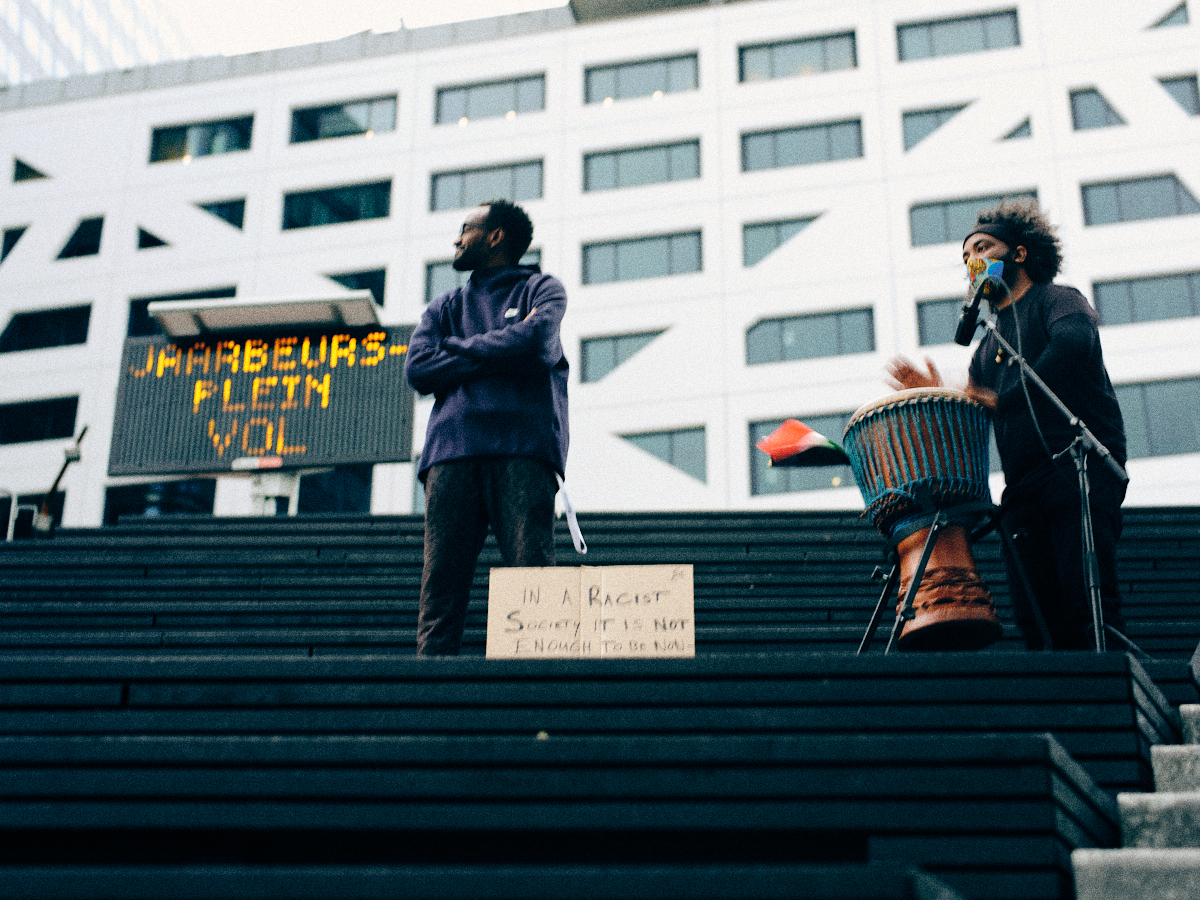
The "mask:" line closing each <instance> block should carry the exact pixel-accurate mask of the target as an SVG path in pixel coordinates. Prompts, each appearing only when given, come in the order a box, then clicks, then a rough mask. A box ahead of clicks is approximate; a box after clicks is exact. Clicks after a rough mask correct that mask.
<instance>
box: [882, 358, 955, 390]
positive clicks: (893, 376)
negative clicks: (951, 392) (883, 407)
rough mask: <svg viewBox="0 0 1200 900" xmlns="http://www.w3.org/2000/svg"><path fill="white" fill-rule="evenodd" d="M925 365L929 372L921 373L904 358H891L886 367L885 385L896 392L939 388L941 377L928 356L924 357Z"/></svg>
mask: <svg viewBox="0 0 1200 900" xmlns="http://www.w3.org/2000/svg"><path fill="white" fill-rule="evenodd" d="M925 365H927V366H928V367H929V371H927V372H922V371H921V370H920V369H918V368H917V367H916V366H915V365H913V363H912V362H911V361H910V360H909V359H907V358H906V357H903V356H893V357H892V358H891V360H890V361H889V362H888V364H887V367H886V368H887V373H888V376H889V377H888V379H887V383H888V384H889V385H891V386H892V388H893V389H894V390H897V391H899V390H903V389H905V388H922V387H941V386H942V375H941V373H940V372H939V371H938V369H937V366H935V365H934V364H933V360H932V359H930V358H929V357H928V356H927V357H925Z"/></svg>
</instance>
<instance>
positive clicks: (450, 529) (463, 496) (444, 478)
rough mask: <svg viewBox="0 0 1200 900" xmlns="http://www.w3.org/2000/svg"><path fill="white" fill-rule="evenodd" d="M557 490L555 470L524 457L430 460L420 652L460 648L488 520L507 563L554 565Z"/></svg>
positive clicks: (454, 651)
mask: <svg viewBox="0 0 1200 900" xmlns="http://www.w3.org/2000/svg"><path fill="white" fill-rule="evenodd" d="M556 493H558V483H557V481H556V480H555V477H554V470H553V469H552V468H550V466H548V465H546V464H545V463H543V462H539V461H537V460H534V459H527V458H525V457H501V456H480V457H471V458H468V459H456V460H451V461H450V462H446V463H439V464H437V465H435V466H431V467H430V469H429V471H428V472H427V473H426V476H425V567H424V570H423V571H422V573H421V611H420V616H419V618H418V620H417V655H419V656H453V655H455V654H457V653H458V650H459V647H460V646H461V645H462V634H463V625H464V623H465V622H466V618H467V604H468V602H469V601H470V599H471V581H472V580H473V579H474V576H475V563H476V562H477V561H478V560H479V551H480V550H482V549H483V542H484V541H485V540H486V539H487V532H488V525H489V523H490V524H491V526H492V533H493V534H495V535H496V542H497V543H498V544H499V545H500V554H501V555H502V556H503V557H504V562H505V563H506V564H507V565H510V566H552V565H554V495H555V494H556Z"/></svg>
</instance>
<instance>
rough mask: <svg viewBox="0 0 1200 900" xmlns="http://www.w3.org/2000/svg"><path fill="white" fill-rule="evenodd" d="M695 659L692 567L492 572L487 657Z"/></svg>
mask: <svg viewBox="0 0 1200 900" xmlns="http://www.w3.org/2000/svg"><path fill="white" fill-rule="evenodd" d="M695 655H696V618H695V600H694V594H693V589H692V567H691V566H690V565H668V566H581V567H579V568H567V567H553V568H523V569H521V568H518V569H501V568H497V569H492V572H491V579H490V582H489V588H488V625H487V656H488V658H489V659H549V658H556V657H557V658H573V659H594V658H610V659H615V658H630V657H692V656H695Z"/></svg>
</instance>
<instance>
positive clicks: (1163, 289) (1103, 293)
mask: <svg viewBox="0 0 1200 900" xmlns="http://www.w3.org/2000/svg"><path fill="white" fill-rule="evenodd" d="M1092 294H1093V296H1094V297H1095V298H1096V310H1097V312H1099V313H1100V324H1101V325H1125V324H1127V323H1129V322H1157V321H1159V320H1162V319H1182V318H1185V317H1188V316H1200V272H1182V273H1180V274H1178V275H1158V276H1155V277H1152V278H1126V279H1123V280H1121V281H1097V282H1096V283H1095V284H1093V285H1092Z"/></svg>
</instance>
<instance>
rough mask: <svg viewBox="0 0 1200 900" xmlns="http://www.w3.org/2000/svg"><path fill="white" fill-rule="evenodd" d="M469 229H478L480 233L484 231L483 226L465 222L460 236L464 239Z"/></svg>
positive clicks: (460, 230) (459, 233)
mask: <svg viewBox="0 0 1200 900" xmlns="http://www.w3.org/2000/svg"><path fill="white" fill-rule="evenodd" d="M468 228H478V229H479V230H480V231H483V230H484V227H483V226H482V225H476V224H475V223H474V222H463V224H462V228H460V229H459V231H458V236H459V237H462V236H463V235H464V234H466V233H467V229H468Z"/></svg>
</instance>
